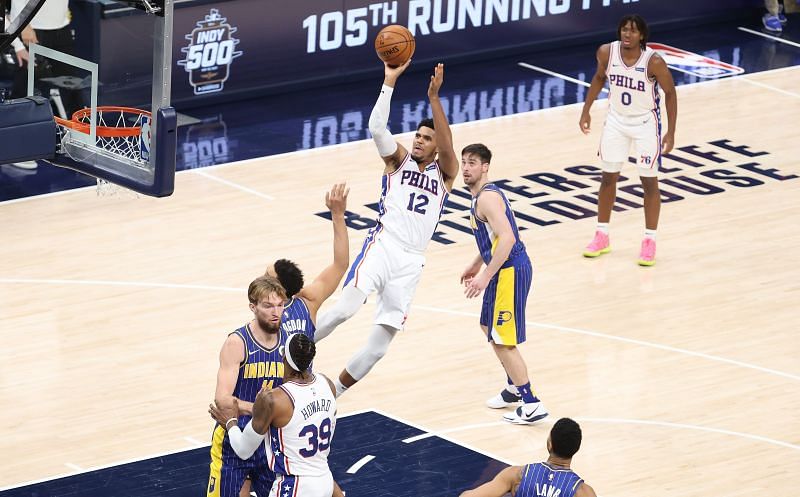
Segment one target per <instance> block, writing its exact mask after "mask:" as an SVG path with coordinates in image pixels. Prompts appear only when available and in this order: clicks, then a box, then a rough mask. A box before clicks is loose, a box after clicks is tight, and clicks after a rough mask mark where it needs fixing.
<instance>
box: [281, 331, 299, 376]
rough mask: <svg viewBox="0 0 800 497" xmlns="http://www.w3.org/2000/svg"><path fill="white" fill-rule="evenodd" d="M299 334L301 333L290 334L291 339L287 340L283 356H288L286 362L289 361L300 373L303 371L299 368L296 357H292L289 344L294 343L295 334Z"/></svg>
mask: <svg viewBox="0 0 800 497" xmlns="http://www.w3.org/2000/svg"><path fill="white" fill-rule="evenodd" d="M299 334H300V333H292V334H291V335H289V339H288V340H286V345H285V346H284V352H283V356H284V357H285V358H286V362H288V363H289V366H291V367H292V369H294V370H295V371H297V372H299V373H302V371H300V368H298V367H297V364H296V363H295V362H294V359H292V353H291V352H289V346H290V345H291V344H292V340H293V339H294V337H295V336H297V335H299Z"/></svg>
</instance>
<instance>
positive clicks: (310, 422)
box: [269, 373, 336, 476]
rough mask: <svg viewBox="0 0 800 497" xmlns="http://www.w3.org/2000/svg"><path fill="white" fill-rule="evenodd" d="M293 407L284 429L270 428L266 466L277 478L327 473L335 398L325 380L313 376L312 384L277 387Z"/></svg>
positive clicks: (334, 413) (333, 425)
mask: <svg viewBox="0 0 800 497" xmlns="http://www.w3.org/2000/svg"><path fill="white" fill-rule="evenodd" d="M280 388H281V389H282V390H283V391H284V392H286V394H287V395H288V396H289V398H290V399H291V400H292V404H293V405H294V412H293V413H292V418H291V419H290V420H289V422H288V423H287V424H286V426H284V427H283V428H276V427H274V426H271V427H270V429H269V430H270V431H269V433H270V445H271V448H272V455H271V457H270V458H269V459H270V460H269V467H270V469H272V470H273V471H274V472H275V474H277V475H284V476H289V475H292V476H323V475H327V474H330V468H329V467H328V452H329V451H330V447H331V440H332V439H333V432H334V430H335V429H336V397H335V396H334V395H333V392H331V387H330V385H329V384H328V380H326V379H325V377H324V376H322V375H321V374H318V373H317V374H315V375H314V379H313V380H312V381H311V383H306V384H300V383H296V382H294V381H289V382H286V383H284V384H283V385H281V387H280Z"/></svg>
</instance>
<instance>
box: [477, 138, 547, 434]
mask: <svg viewBox="0 0 800 497" xmlns="http://www.w3.org/2000/svg"><path fill="white" fill-rule="evenodd" d="M491 160H492V152H491V151H490V150H489V149H488V148H486V145H483V144H482V143H474V144H472V145H467V146H466V147H464V150H463V151H462V152H461V169H462V175H463V177H464V184H465V185H467V188H469V191H470V193H471V194H472V209H471V211H470V224H471V225H472V232H473V233H474V234H475V241H476V242H478V256H477V257H475V259H474V260H473V261H472V262H471V263H470V265H469V266H467V269H465V270H464V272H463V273H462V274H461V283H462V284H464V286H465V287H466V288H465V290H464V294H465V295H466V296H467V297H468V298H473V297H477V296H478V295H480V294H481V292H482V291H483V292H484V293H483V306H482V307H481V319H480V323H481V329H482V330H483V333H484V334H485V335H486V337H487V338H488V340H489V343H491V344H492V349H494V353H495V354H496V355H497V358H498V359H499V360H500V364H502V365H503V368H504V369H505V371H506V375H507V377H508V387H506V388H505V389H503V391H502V392H500V394H499V395H497V396H496V397H493V398H491V399H489V400H488V401H486V405H488V406H489V407H491V408H494V409H499V408H502V407H506V406H509V405H515V404H517V403H518V402H519V401H520V400H521V401H522V402H523V403H524V405H522V406H520V407H517V409H516V410H515V411H514V412H510V413H507V414H506V415H505V416H503V419H505V420H506V421H510V422H512V423H517V424H530V423H534V422H536V421H538V420H540V419H543V418H545V417H546V416H547V410H546V409H545V408H544V406H543V405H542V403H541V402H540V401H539V399H538V398H537V397H536V393H535V392H534V391H533V389H532V388H531V382H530V381H529V380H528V368H527V366H526V365H525V360H524V359H523V358H522V354H520V353H519V349H518V348H517V345H518V344H521V343H523V342H524V341H525V302H526V300H527V299H528V292H529V291H530V289H531V281H532V280H533V267H532V265H531V260H530V258H529V257H528V253H527V252H526V251H525V245H524V244H523V243H522V240H520V238H519V230H518V229H517V222H516V221H515V220H514V214H513V213H512V211H511V206H509V205H508V200H507V199H506V196H505V195H504V194H503V192H502V191H501V190H500V189H499V188H498V187H497V186H495V185H494V184H493V183H489V178H488V173H489V163H490V162H491ZM484 264H486V267H485V268H484V269H483V271H481V267H482V266H483V265H484ZM484 290H485V291H484Z"/></svg>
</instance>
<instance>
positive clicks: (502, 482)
mask: <svg viewBox="0 0 800 497" xmlns="http://www.w3.org/2000/svg"><path fill="white" fill-rule="evenodd" d="M521 471H522V467H521V466H509V467H507V468H506V469H504V470H503V471H501V472H499V473H497V476H495V477H494V478H493V479H492V480H491V481H489V482H486V483H484V484H483V485H481V486H480V487H478V488H474V489H472V490H467V491H466V492H462V493H461V496H460V497H503V496H504V495H506V494H508V493H509V492H511V489H512V488H514V485H516V484H518V483H519V481H520V479H521V476H520V473H521Z"/></svg>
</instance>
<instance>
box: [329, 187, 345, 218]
mask: <svg viewBox="0 0 800 497" xmlns="http://www.w3.org/2000/svg"><path fill="white" fill-rule="evenodd" d="M346 186H347V185H346V183H337V184H335V185H333V187H332V188H331V191H330V192H325V205H326V206H327V207H328V210H329V211H331V214H333V215H342V216H343V215H344V211H345V210H346V209H347V195H349V194H350V188H347V187H346Z"/></svg>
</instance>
